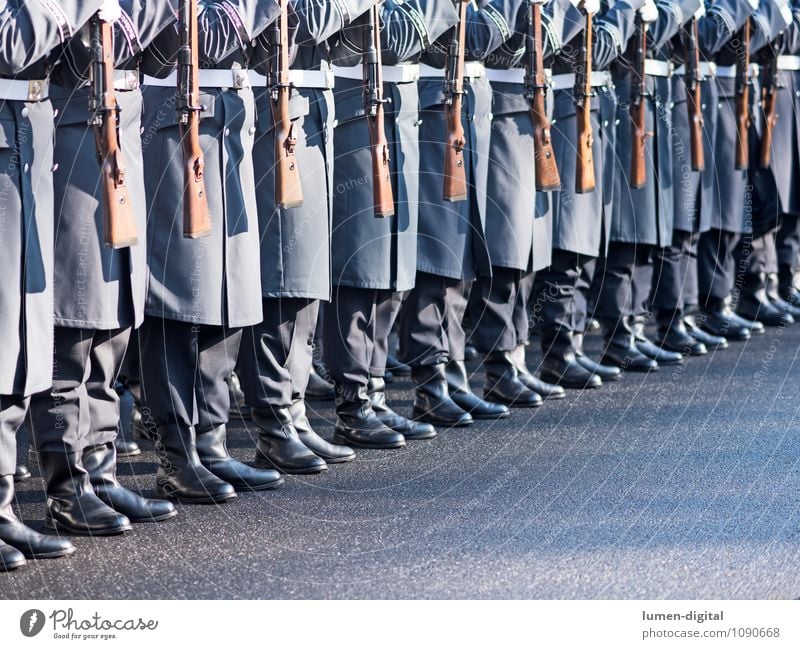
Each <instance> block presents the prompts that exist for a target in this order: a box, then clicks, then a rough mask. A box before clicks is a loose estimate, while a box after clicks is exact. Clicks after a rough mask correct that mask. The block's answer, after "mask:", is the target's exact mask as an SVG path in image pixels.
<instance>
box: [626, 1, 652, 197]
mask: <svg viewBox="0 0 800 649" xmlns="http://www.w3.org/2000/svg"><path fill="white" fill-rule="evenodd" d="M636 29H637V30H638V31H637V34H636V37H637V41H636V47H635V48H634V52H633V71H634V74H636V75H637V76H638V77H639V79H638V83H637V84H636V86H637V88H636V90H635V91H634V89H633V87H631V107H630V113H631V169H630V182H629V184H630V186H631V187H632V188H633V189H638V188H639V187H643V186H644V184H645V183H646V182H647V168H646V166H645V162H646V153H647V150H646V148H645V144H646V142H647V136H648V135H649V133H648V132H647V131H646V128H647V123H646V117H647V103H646V97H647V79H646V77H645V71H644V62H645V57H646V56H647V32H646V31H645V24H644V21H643V20H642V16H641V14H639V13H638V12H637V14H636Z"/></svg>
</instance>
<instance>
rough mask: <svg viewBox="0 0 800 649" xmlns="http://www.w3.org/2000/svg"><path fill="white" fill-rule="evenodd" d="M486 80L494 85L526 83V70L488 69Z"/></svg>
mask: <svg viewBox="0 0 800 649" xmlns="http://www.w3.org/2000/svg"><path fill="white" fill-rule="evenodd" d="M486 78H487V79H488V80H489V81H490V82H492V83H525V68H511V69H510V70H495V69H493V68H486Z"/></svg>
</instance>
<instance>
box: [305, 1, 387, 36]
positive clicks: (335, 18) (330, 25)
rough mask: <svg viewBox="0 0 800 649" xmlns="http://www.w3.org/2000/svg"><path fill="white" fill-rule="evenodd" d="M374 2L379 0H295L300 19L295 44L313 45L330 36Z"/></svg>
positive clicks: (365, 10)
mask: <svg viewBox="0 0 800 649" xmlns="http://www.w3.org/2000/svg"><path fill="white" fill-rule="evenodd" d="M374 4H375V0H292V10H293V12H294V14H295V16H296V20H297V32H296V36H295V39H296V41H295V44H296V45H298V46H300V47H312V46H314V45H316V44H318V43H322V42H323V41H326V40H328V39H329V38H331V37H332V36H334V35H335V34H337V33H338V32H340V31H341V30H342V29H344V27H345V26H346V25H349V24H350V23H351V22H353V21H354V20H356V19H357V18H358V17H359V16H361V15H362V14H364V13H366V12H367V11H368V10H369V8H370V7H371V6H372V5H374Z"/></svg>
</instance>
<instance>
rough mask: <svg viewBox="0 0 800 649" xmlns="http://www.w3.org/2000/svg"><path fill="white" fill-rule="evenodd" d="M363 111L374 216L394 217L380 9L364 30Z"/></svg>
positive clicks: (371, 13)
mask: <svg viewBox="0 0 800 649" xmlns="http://www.w3.org/2000/svg"><path fill="white" fill-rule="evenodd" d="M363 65H364V109H365V112H366V115H367V127H368V128H369V141H370V153H371V155H372V196H373V197H372V202H373V206H374V208H375V216H376V217H378V218H383V217H386V216H391V215H392V214H394V195H393V193H392V179H391V175H390V168H389V143H388V142H387V140H386V128H385V114H384V108H383V105H384V104H385V103H386V100H385V99H384V98H383V60H382V52H381V30H380V9H379V7H378V5H373V6H372V8H371V9H370V10H369V20H367V23H366V25H365V26H364V61H363Z"/></svg>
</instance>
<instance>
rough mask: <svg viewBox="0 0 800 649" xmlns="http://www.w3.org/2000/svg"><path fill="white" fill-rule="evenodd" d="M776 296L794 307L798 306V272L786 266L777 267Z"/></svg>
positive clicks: (799, 304)
mask: <svg viewBox="0 0 800 649" xmlns="http://www.w3.org/2000/svg"><path fill="white" fill-rule="evenodd" d="M778 295H780V296H781V298H782V299H783V300H785V301H786V302H788V303H789V304H793V305H794V306H800V271H796V270H795V269H793V268H792V267H791V266H789V265H787V264H780V265H779V266H778Z"/></svg>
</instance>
